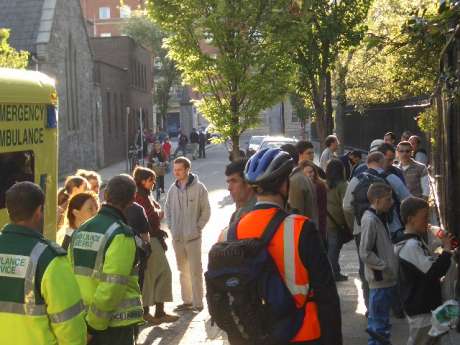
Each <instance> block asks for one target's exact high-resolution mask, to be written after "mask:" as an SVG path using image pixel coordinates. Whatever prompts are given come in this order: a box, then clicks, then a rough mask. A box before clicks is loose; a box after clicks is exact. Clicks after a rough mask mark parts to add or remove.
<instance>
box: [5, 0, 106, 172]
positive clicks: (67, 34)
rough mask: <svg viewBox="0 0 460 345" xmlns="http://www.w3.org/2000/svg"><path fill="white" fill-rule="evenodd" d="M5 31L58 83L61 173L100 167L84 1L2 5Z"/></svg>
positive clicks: (26, 0) (29, 0)
mask: <svg viewBox="0 0 460 345" xmlns="http://www.w3.org/2000/svg"><path fill="white" fill-rule="evenodd" d="M0 27H3V28H9V29H10V30H11V36H10V44H11V46H13V47H14V48H16V49H20V50H26V51H28V52H29V53H30V56H31V59H30V65H29V68H30V69H34V70H39V71H41V72H44V73H46V74H48V75H49V76H50V77H52V78H54V79H56V88H57V92H58V97H59V174H60V175H61V176H62V175H65V174H68V173H71V172H73V171H75V170H76V169H78V168H90V169H91V168H96V167H97V166H98V165H99V164H98V163H99V159H100V152H99V151H98V150H97V146H98V138H99V132H98V131H99V129H100V123H98V119H97V117H96V104H97V99H96V96H95V92H94V83H93V68H94V65H93V56H92V51H91V46H90V39H89V37H88V35H87V31H86V27H85V20H84V18H83V15H82V11H81V7H80V3H79V0H62V1H57V0H0Z"/></svg>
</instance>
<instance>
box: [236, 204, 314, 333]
mask: <svg viewBox="0 0 460 345" xmlns="http://www.w3.org/2000/svg"><path fill="white" fill-rule="evenodd" d="M276 211H277V209H276V208H270V209H257V210H254V211H252V212H250V213H248V214H247V215H245V216H244V217H243V218H242V219H241V220H240V222H239V224H238V228H237V238H238V239H248V238H259V237H261V236H262V233H263V231H264V229H265V228H266V227H267V225H268V223H269V222H270V220H271V219H272V218H273V217H274V215H275V213H276ZM306 221H308V218H306V217H303V216H299V215H290V216H288V217H287V218H286V219H285V221H284V222H283V224H281V226H280V227H279V228H278V230H277V231H276V233H275V235H274V236H273V239H272V240H271V242H270V243H269V245H268V248H267V249H268V251H269V253H270V255H271V256H272V258H273V261H274V262H275V264H276V266H277V268H278V271H279V272H280V274H281V276H282V278H283V280H284V282H285V283H286V287H287V288H288V289H289V291H290V292H291V294H292V296H293V298H294V300H295V302H296V305H297V307H298V308H302V307H303V306H305V318H304V322H303V324H302V327H301V328H300V330H299V331H298V333H297V335H296V336H295V337H294V338H293V339H292V340H291V341H292V342H302V341H311V340H315V339H319V338H320V337H321V329H320V324H319V319H318V311H317V306H316V303H315V302H313V301H307V298H308V297H309V296H310V295H311V292H310V284H309V281H310V279H309V275H308V271H307V269H306V268H305V266H304V265H303V263H302V261H301V259H300V256H299V250H298V248H299V239H300V233H301V230H302V227H303V225H304V222H306Z"/></svg>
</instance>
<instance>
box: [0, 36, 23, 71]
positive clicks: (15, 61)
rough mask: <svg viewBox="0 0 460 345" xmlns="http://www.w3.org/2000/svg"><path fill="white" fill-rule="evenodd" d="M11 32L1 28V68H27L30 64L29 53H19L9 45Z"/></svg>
mask: <svg viewBox="0 0 460 345" xmlns="http://www.w3.org/2000/svg"><path fill="white" fill-rule="evenodd" d="M9 37H10V31H9V30H8V29H2V28H0V67H8V68H21V69H22V68H26V67H27V65H28V63H29V53H28V52H25V51H17V50H15V49H14V48H12V47H11V46H10V45H9V44H8V39H9Z"/></svg>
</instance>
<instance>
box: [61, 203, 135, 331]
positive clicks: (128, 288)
mask: <svg viewBox="0 0 460 345" xmlns="http://www.w3.org/2000/svg"><path fill="white" fill-rule="evenodd" d="M68 256H69V259H70V262H71V263H72V267H73V270H74V273H75V275H76V277H77V282H78V285H79V286H80V290H81V293H82V296H83V302H84V304H85V306H86V307H87V309H88V312H87V315H86V321H87V323H88V326H89V331H90V333H94V332H95V331H104V330H105V329H107V328H108V327H121V326H129V325H134V324H140V323H142V322H143V318H142V316H143V309H142V301H141V293H140V289H139V284H138V277H137V274H136V268H137V266H136V264H137V262H136V261H137V260H136V244H135V240H134V233H133V231H132V230H131V228H130V227H129V226H128V225H126V224H125V222H124V216H123V214H122V213H121V212H120V211H119V210H117V209H115V208H113V207H111V206H108V205H104V206H103V207H102V208H101V210H100V211H99V213H98V215H96V216H95V217H94V218H92V219H90V220H89V221H87V222H86V223H84V224H83V225H82V226H81V227H80V228H79V229H78V230H77V231H76V232H75V233H74V234H73V236H72V241H71V243H70V246H69V253H68Z"/></svg>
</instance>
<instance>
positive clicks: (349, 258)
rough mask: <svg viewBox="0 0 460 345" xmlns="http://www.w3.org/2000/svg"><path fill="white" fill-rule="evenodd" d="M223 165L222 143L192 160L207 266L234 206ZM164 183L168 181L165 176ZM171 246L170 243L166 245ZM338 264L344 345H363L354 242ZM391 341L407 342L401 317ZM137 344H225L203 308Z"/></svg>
mask: <svg viewBox="0 0 460 345" xmlns="http://www.w3.org/2000/svg"><path fill="white" fill-rule="evenodd" d="M225 164H227V153H226V151H225V148H224V147H223V146H214V147H211V148H210V149H209V150H208V158H207V159H206V160H196V161H193V162H192V168H193V171H195V172H197V173H198V175H199V177H200V180H201V181H203V182H204V183H205V184H206V186H207V188H208V190H209V196H210V201H211V207H212V216H211V220H210V222H209V223H208V225H207V226H206V227H205V229H204V230H203V267H204V268H206V265H207V253H208V251H209V248H210V247H211V246H212V244H213V243H214V242H215V241H216V238H217V236H218V234H219V233H220V230H221V229H223V228H224V227H225V226H226V225H227V223H228V219H229V217H230V215H231V213H232V212H233V210H234V205H233V204H232V203H231V199H230V197H229V195H228V192H227V190H226V185H225V178H224V167H225ZM122 169H124V165H123V164H120V165H115V166H113V167H109V168H107V169H104V170H103V171H102V175H103V177H104V178H108V177H110V176H111V175H113V174H116V173H117V172H120V171H121V170H122ZM165 182H166V183H165V185H166V186H169V185H170V184H171V182H172V178H171V176H168V177H167V178H166V181H165ZM169 247H170V248H172V246H171V245H169ZM167 254H168V259H169V262H170V265H171V268H172V271H173V289H174V291H173V295H174V303H168V304H167V305H166V309H167V310H169V311H172V309H173V308H174V305H176V304H180V303H181V299H180V285H179V273H178V271H177V268H176V261H175V257H174V252H173V250H172V249H169V250H168V252H167ZM341 265H342V268H343V272H344V273H345V274H347V275H348V276H349V277H350V279H349V280H348V281H347V282H344V283H339V285H338V289H339V294H340V298H341V302H342V303H341V305H342V322H343V333H344V340H345V341H344V344H345V345H364V344H366V343H367V337H366V334H365V333H364V330H365V328H366V319H365V317H364V312H365V307H364V303H363V300H362V297H361V296H360V291H361V290H360V282H359V279H358V265H357V255H356V250H355V247H354V244H352V243H349V244H347V245H346V246H345V248H344V249H343V250H342V256H341ZM392 332H393V344H394V345H403V344H405V343H406V341H407V326H406V322H405V321H404V320H393V330H392ZM138 343H139V344H142V345H159V344H160V345H192V344H209V345H212V344H216V345H217V344H219V345H221V344H227V342H226V341H225V336H224V335H223V334H222V332H220V331H219V330H218V329H216V328H215V327H211V324H210V321H209V315H208V313H207V311H206V308H205V310H204V311H202V312H201V313H199V314H192V313H191V312H187V313H183V314H181V319H180V321H178V322H176V323H175V324H171V325H160V326H154V327H145V328H143V329H142V331H141V333H140V336H139V339H138Z"/></svg>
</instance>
